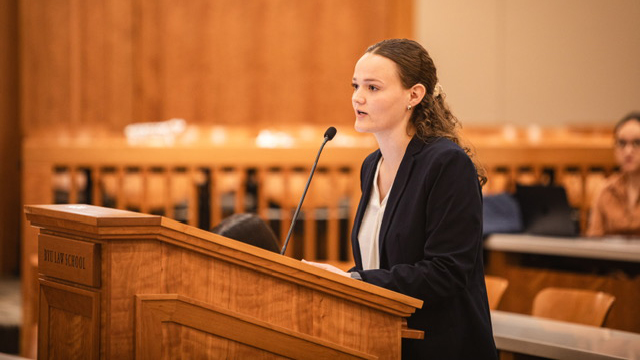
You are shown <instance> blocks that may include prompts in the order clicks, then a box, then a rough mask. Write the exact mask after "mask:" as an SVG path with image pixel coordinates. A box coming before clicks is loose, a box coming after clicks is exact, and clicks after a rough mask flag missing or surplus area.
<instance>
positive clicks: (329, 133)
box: [324, 126, 338, 141]
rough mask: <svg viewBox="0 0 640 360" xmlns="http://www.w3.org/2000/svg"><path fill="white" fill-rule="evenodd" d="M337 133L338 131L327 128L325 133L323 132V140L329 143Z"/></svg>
mask: <svg viewBox="0 0 640 360" xmlns="http://www.w3.org/2000/svg"><path fill="white" fill-rule="evenodd" d="M337 132H338V130H336V128H334V127H333V126H332V127H330V128H328V129H327V131H325V132H324V138H325V139H327V141H331V140H332V139H333V137H334V136H336V133H337Z"/></svg>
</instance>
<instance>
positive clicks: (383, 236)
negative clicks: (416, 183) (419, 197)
mask: <svg viewBox="0 0 640 360" xmlns="http://www.w3.org/2000/svg"><path fill="white" fill-rule="evenodd" d="M424 144H425V143H424V142H423V141H422V140H420V139H419V138H417V137H416V136H414V137H413V138H412V139H411V141H410V142H409V145H407V150H406V151H405V153H404V157H403V158H402V161H401V162H400V167H399V168H398V172H397V173H396V177H395V179H394V180H393V186H392V187H391V192H390V193H389V199H388V200H387V207H386V209H385V211H384V216H383V217H382V225H381V226H380V239H379V241H378V247H379V251H380V266H381V267H382V266H383V252H382V249H384V242H385V241H386V240H387V232H388V231H389V226H390V225H391V222H392V220H393V215H394V213H395V212H396V208H397V207H398V203H399V202H400V198H401V197H402V194H403V193H404V191H405V188H406V186H407V182H408V181H409V176H410V175H411V170H412V169H413V165H414V158H413V155H414V154H416V153H418V152H419V151H420V150H422V148H423V147H424Z"/></svg>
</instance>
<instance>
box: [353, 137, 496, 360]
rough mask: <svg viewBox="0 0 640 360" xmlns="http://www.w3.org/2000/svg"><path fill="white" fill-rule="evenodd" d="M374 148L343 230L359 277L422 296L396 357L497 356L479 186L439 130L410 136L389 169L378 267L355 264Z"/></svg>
mask: <svg viewBox="0 0 640 360" xmlns="http://www.w3.org/2000/svg"><path fill="white" fill-rule="evenodd" d="M380 157H381V153H380V150H377V151H375V152H373V153H372V154H370V155H369V156H368V157H367V158H366V159H365V161H364V162H363V164H362V169H361V173H360V184H361V190H362V197H361V198H360V204H359V205H358V211H357V213H356V218H355V222H354V226H353V230H352V234H351V239H352V248H353V255H354V259H355V263H356V266H355V271H357V272H358V273H359V274H360V276H361V277H362V280H363V281H366V282H368V283H371V284H374V285H378V286H381V287H383V288H386V289H389V290H393V291H397V292H400V293H403V294H406V295H409V296H412V297H415V298H418V299H421V300H423V301H424V305H423V307H422V309H418V310H417V311H416V312H415V313H414V314H413V315H412V316H411V317H410V318H409V319H408V325H409V328H412V329H419V330H423V331H424V332H425V337H424V340H409V339H404V340H403V343H402V355H403V356H402V357H403V359H426V358H428V359H446V360H453V359H465V360H467V359H497V352H496V347H495V343H494V341H493V333H492V329H491V318H490V313H489V305H488V301H487V290H486V287H485V283H484V269H483V260H482V194H481V187H480V184H479V181H478V177H477V172H476V169H475V166H474V165H473V162H472V161H471V159H470V158H469V157H468V156H467V154H466V153H465V152H464V150H462V149H461V148H460V147H459V146H458V145H456V144H454V143H453V142H451V141H449V140H447V139H444V138H432V139H430V140H428V141H427V142H424V141H422V140H420V139H418V138H417V137H414V138H413V139H412V140H411V141H410V143H409V145H408V146H407V150H406V152H405V154H404V157H403V159H402V162H401V163H400V168H399V169H398V172H397V174H396V177H395V180H394V182H393V186H392V188H391V192H390V193H389V199H388V200H387V207H386V210H385V213H384V216H383V220H382V225H381V229H380V239H379V246H380V269H375V270H362V258H361V255H360V246H359V241H358V233H359V231H360V224H361V223H362V217H363V216H364V212H365V210H366V207H367V203H368V201H369V197H370V195H371V190H372V188H373V177H374V175H375V171H376V166H377V164H378V161H379V160H380Z"/></svg>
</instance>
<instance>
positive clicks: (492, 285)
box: [484, 275, 509, 310]
mask: <svg viewBox="0 0 640 360" xmlns="http://www.w3.org/2000/svg"><path fill="white" fill-rule="evenodd" d="M484 282H485V284H486V285H487V297H488V298H489V309H491V310H495V309H497V308H498V305H500V300H502V295H504V292H505V290H507V287H508V286H509V280H507V279H505V278H501V277H498V276H492V275H485V276H484Z"/></svg>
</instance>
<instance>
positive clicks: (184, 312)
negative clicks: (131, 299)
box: [134, 294, 377, 360]
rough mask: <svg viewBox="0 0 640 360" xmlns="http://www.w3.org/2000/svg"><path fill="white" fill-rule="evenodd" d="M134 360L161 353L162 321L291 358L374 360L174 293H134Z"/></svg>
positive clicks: (156, 357)
mask: <svg viewBox="0 0 640 360" xmlns="http://www.w3.org/2000/svg"><path fill="white" fill-rule="evenodd" d="M135 312H136V314H135V325H134V326H135V336H136V341H135V354H136V358H137V359H159V358H161V355H162V343H161V342H160V341H158V339H161V338H162V323H175V324H178V325H182V326H187V327H190V328H193V329H197V330H200V331H203V332H205V333H208V334H211V335H215V336H218V337H221V338H224V339H228V340H230V341H234V342H239V343H242V344H245V345H249V346H252V347H255V348H257V349H261V350H264V351H265V352H269V353H273V354H277V355H280V356H285V357H288V358H292V359H332V360H333V359H377V357H376V356H371V355H368V354H365V353H362V352H360V351H356V350H353V349H350V348H346V347H344V346H341V345H338V344H335V343H331V342H328V341H326V340H322V339H320V338H316V337H313V336H310V335H307V334H303V333H299V332H296V331H292V330H288V329H285V328H282V327H279V326H275V325H271V324H269V323H266V322H264V321H261V320H258V319H256V318H253V317H250V316H246V315H242V314H239V313H236V312H233V311H229V310H227V309H223V308H220V307H217V306H213V305H210V304H205V303H202V302H199V301H197V300H194V299H191V298H188V297H184V296H180V295H177V294H145V295H136V306H135Z"/></svg>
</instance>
